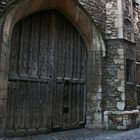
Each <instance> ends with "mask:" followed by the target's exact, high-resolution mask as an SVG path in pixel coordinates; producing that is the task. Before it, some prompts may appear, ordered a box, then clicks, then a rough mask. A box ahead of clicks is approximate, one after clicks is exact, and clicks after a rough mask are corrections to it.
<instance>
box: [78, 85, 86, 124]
mask: <svg viewBox="0 0 140 140" xmlns="http://www.w3.org/2000/svg"><path fill="white" fill-rule="evenodd" d="M79 108H80V109H79V122H80V124H84V123H85V85H84V84H81V86H80V98H79Z"/></svg>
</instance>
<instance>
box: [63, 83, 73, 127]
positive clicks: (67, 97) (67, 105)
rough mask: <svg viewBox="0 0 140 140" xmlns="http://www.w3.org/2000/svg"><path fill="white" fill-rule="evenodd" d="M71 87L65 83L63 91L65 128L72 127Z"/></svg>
mask: <svg viewBox="0 0 140 140" xmlns="http://www.w3.org/2000/svg"><path fill="white" fill-rule="evenodd" d="M70 93H71V91H70V88H69V86H68V85H67V84H65V85H64V92H63V128H64V129H68V128H70V123H71V120H70V95H69V94H70Z"/></svg>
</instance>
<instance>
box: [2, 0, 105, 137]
mask: <svg viewBox="0 0 140 140" xmlns="http://www.w3.org/2000/svg"><path fill="white" fill-rule="evenodd" d="M27 9H28V10H27ZM49 9H57V10H58V11H59V12H61V13H62V14H63V15H64V16H65V17H66V18H67V19H68V20H69V21H70V22H71V23H72V24H73V25H74V26H75V27H76V29H77V30H78V31H79V32H80V34H81V35H82V37H83V39H84V41H85V44H86V46H87V56H88V60H87V61H88V62H87V95H86V96H87V109H86V126H87V127H95V125H94V124H95V123H96V117H95V114H96V112H98V115H100V116H101V115H102V110H101V100H102V99H101V98H102V57H104V56H105V52H106V49H105V44H104V41H103V38H102V35H101V34H100V32H99V31H98V30H97V29H96V27H95V25H94V22H93V20H92V18H91V16H89V15H88V14H87V12H86V11H85V10H84V8H83V7H82V6H81V5H80V4H79V2H77V1H76V0H59V1H56V0H53V1H52V0H45V1H44V0H25V1H23V0H21V1H19V2H18V3H17V4H15V5H14V6H13V7H11V8H9V11H8V12H7V14H6V16H5V17H4V18H3V20H2V24H1V26H0V31H1V32H0V34H1V36H0V50H1V52H0V57H1V58H2V59H1V63H0V68H1V70H0V75H2V76H1V77H0V90H1V94H0V114H2V115H0V120H1V121H0V127H1V132H0V135H4V132H5V124H6V123H5V121H6V109H7V108H6V105H7V87H8V86H7V85H8V73H9V70H8V69H9V56H10V40H11V35H12V30H13V27H14V25H15V24H16V23H17V22H18V21H20V20H21V19H22V18H24V17H26V16H28V15H30V14H32V13H35V12H37V11H40V10H49ZM98 95H100V99H99V100H98V101H97V100H96V96H98ZM93 104H95V106H96V107H97V109H95V106H94V105H93ZM97 119H98V118H97ZM98 122H99V124H101V123H102V120H99V121H98Z"/></svg>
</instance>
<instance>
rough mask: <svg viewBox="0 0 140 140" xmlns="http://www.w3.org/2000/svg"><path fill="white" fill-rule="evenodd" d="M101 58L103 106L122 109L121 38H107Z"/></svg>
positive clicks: (106, 108)
mask: <svg viewBox="0 0 140 140" xmlns="http://www.w3.org/2000/svg"><path fill="white" fill-rule="evenodd" d="M106 43H107V46H106V47H107V55H106V57H105V58H104V60H103V108H104V107H105V108H104V110H124V108H125V103H124V102H125V91H124V48H123V40H108V41H107V42H106Z"/></svg>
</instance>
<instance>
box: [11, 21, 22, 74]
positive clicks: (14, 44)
mask: <svg viewBox="0 0 140 140" xmlns="http://www.w3.org/2000/svg"><path fill="white" fill-rule="evenodd" d="M20 28H21V25H20V24H17V25H16V26H15V27H14V29H13V32H12V36H14V37H12V39H11V49H10V73H12V75H13V74H14V75H17V71H18V60H19V58H18V53H19V45H20Z"/></svg>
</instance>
